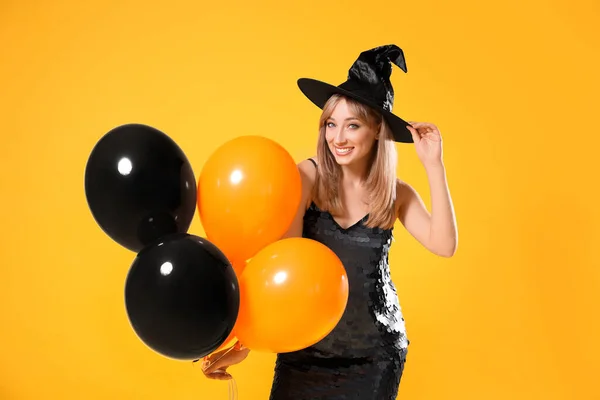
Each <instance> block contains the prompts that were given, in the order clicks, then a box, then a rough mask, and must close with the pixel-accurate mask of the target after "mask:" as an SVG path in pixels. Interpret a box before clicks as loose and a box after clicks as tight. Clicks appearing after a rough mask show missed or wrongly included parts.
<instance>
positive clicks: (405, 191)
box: [397, 167, 458, 257]
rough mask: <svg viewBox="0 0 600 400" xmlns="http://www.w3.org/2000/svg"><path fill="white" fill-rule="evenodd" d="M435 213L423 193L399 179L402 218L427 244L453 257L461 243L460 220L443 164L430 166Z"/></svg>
mask: <svg viewBox="0 0 600 400" xmlns="http://www.w3.org/2000/svg"><path fill="white" fill-rule="evenodd" d="M428 175H429V187H430V190H431V211H432V212H431V213H429V211H428V210H427V208H426V207H425V204H424V203H423V200H422V199H421V196H419V194H418V193H417V192H416V191H415V190H414V189H413V188H412V187H411V186H410V185H409V184H407V183H404V182H400V181H398V186H397V197H398V201H399V204H398V219H399V220H400V222H402V224H403V225H404V227H405V228H406V230H407V231H408V232H409V233H410V234H411V235H412V236H413V237H414V238H415V239H417V241H418V242H419V243H421V244H422V245H423V246H424V247H425V248H427V249H428V250H429V251H431V252H432V253H434V254H437V255H438V256H441V257H452V256H453V255H454V253H455V252H456V248H457V246H458V234H457V229H456V220H455V216H454V210H453V206H452V199H451V198H450V192H449V190H448V187H447V184H446V177H445V171H444V170H443V167H441V168H434V169H431V170H428Z"/></svg>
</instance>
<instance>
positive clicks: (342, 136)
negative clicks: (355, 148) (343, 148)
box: [333, 127, 347, 145]
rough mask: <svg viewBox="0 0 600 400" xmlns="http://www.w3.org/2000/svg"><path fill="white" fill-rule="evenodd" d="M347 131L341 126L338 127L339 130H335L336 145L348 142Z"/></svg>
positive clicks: (334, 140)
mask: <svg viewBox="0 0 600 400" xmlns="http://www.w3.org/2000/svg"><path fill="white" fill-rule="evenodd" d="M346 140H347V139H346V132H345V130H344V128H342V127H340V128H338V129H337V131H336V132H335V137H334V138H333V142H334V143H335V144H336V145H343V144H345V143H346Z"/></svg>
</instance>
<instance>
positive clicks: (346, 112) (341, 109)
mask: <svg viewBox="0 0 600 400" xmlns="http://www.w3.org/2000/svg"><path fill="white" fill-rule="evenodd" d="M331 118H334V119H336V120H342V119H346V118H358V115H357V114H356V113H355V112H354V110H353V107H350V105H349V104H348V102H347V101H346V100H345V99H340V101H339V102H338V103H337V104H336V105H335V107H334V109H333V111H332V112H331Z"/></svg>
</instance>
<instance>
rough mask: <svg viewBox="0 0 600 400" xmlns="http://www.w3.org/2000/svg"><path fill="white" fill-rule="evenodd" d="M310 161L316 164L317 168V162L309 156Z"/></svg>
mask: <svg viewBox="0 0 600 400" xmlns="http://www.w3.org/2000/svg"><path fill="white" fill-rule="evenodd" d="M308 161H310V162H311V163H313V165H314V166H315V168H317V162H316V161H315V160H313V159H312V158H309V159H308Z"/></svg>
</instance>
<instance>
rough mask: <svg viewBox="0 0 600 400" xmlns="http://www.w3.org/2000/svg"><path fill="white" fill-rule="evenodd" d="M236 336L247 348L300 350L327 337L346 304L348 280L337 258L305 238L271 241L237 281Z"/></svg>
mask: <svg viewBox="0 0 600 400" xmlns="http://www.w3.org/2000/svg"><path fill="white" fill-rule="evenodd" d="M239 285H240V310H239V314H238V319H237V323H236V327H235V330H236V336H237V338H238V339H239V340H240V342H241V343H242V344H243V345H244V346H246V347H248V348H249V349H252V350H256V351H266V352H273V353H285V352H290V351H296V350H300V349H303V348H306V347H309V346H312V345H313V344H315V343H317V342H319V341H320V340H321V339H323V338H324V337H325V336H327V335H328V334H329V333H330V332H331V331H332V330H333V328H335V326H336V325H337V323H338V322H339V321H340V319H341V318H342V315H343V314H344V310H345V309H346V304H347V302H348V290H349V289H348V277H347V275H346V270H345V269H344V266H343V265H342V262H341V261H340V259H339V258H338V257H337V255H336V254H335V253H334V252H333V251H332V250H330V249H329V248H328V247H326V246H325V245H323V244H321V243H319V242H317V241H314V240H312V239H306V238H289V239H283V240H280V241H277V242H275V243H272V244H270V245H268V246H267V247H265V248H264V249H262V250H261V251H260V252H259V253H258V254H256V255H255V256H254V257H253V258H252V260H250V261H249V262H248V264H247V265H246V268H245V269H244V272H243V273H242V275H241V277H240V279H239Z"/></svg>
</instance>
